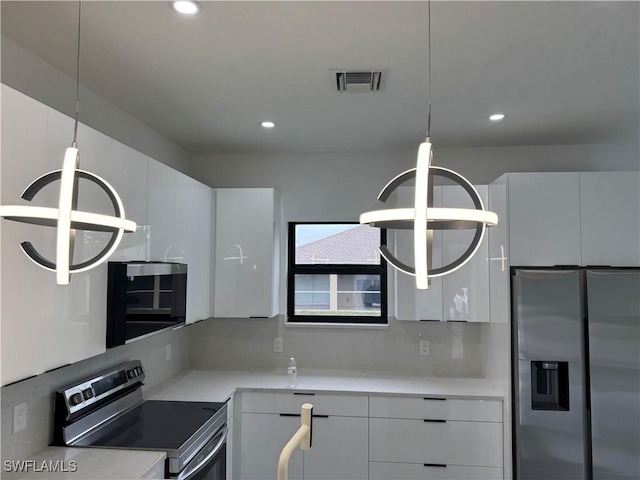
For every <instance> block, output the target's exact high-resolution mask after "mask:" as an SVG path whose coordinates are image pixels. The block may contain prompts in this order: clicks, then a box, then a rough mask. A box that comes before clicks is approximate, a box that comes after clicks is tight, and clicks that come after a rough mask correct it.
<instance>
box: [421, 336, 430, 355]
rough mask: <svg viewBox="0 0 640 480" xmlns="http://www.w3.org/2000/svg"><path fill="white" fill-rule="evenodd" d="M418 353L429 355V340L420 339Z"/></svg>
mask: <svg viewBox="0 0 640 480" xmlns="http://www.w3.org/2000/svg"><path fill="white" fill-rule="evenodd" d="M420 355H423V356H426V355H429V340H420Z"/></svg>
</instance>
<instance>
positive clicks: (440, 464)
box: [423, 463, 447, 468]
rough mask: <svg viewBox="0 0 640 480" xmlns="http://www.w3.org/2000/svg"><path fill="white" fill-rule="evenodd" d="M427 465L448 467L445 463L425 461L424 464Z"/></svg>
mask: <svg viewBox="0 0 640 480" xmlns="http://www.w3.org/2000/svg"><path fill="white" fill-rule="evenodd" d="M423 465H424V466H425V467H441V468H447V465H446V464H444V463H425V464H423Z"/></svg>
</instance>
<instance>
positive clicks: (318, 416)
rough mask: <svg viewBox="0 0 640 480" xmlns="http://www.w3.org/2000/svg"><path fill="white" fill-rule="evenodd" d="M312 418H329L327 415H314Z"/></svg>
mask: <svg viewBox="0 0 640 480" xmlns="http://www.w3.org/2000/svg"><path fill="white" fill-rule="evenodd" d="M313 418H329V415H316V414H315V413H314V414H313Z"/></svg>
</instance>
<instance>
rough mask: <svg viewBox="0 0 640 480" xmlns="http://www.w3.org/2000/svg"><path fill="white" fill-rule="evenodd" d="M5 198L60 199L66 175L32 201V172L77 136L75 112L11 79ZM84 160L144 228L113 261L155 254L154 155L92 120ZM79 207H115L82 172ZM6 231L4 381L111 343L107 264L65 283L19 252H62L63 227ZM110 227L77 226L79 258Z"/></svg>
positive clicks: (81, 138)
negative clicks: (149, 194)
mask: <svg viewBox="0 0 640 480" xmlns="http://www.w3.org/2000/svg"><path fill="white" fill-rule="evenodd" d="M2 120H3V132H2V174H3V175H2V204H4V205H6V204H14V205H16V204H18V205H19V204H23V205H38V206H48V207H54V206H56V205H57V203H58V191H59V183H53V184H52V185H50V186H47V187H45V188H43V189H42V190H41V191H40V192H38V194H37V195H36V197H35V198H34V199H33V201H32V202H26V201H24V200H22V199H21V198H20V194H21V193H22V191H23V190H24V188H26V187H27V185H29V184H30V183H31V182H32V181H33V180H35V179H36V178H38V177H39V176H41V175H43V174H44V173H47V172H49V171H52V170H57V169H60V168H61V167H62V160H63V156H64V152H65V150H66V148H67V147H69V146H70V144H71V140H72V138H73V119H71V118H69V117H67V116H66V115H63V114H61V113H60V112H57V111H55V110H53V109H50V108H48V107H46V106H45V105H42V104H41V103H38V102H36V101H35V100H33V99H31V98H29V97H27V96H25V95H22V94H21V93H19V92H16V91H15V90H12V89H10V88H8V87H6V86H4V85H3V86H2ZM78 147H79V151H80V157H79V164H80V168H81V169H84V170H88V171H90V172H92V173H94V174H96V175H98V176H100V177H102V178H103V179H104V180H106V181H107V182H108V183H110V184H111V185H112V186H113V187H114V188H115V190H116V191H117V192H118V194H119V195H120V197H121V199H122V202H123V204H124V207H125V214H126V217H127V218H129V219H132V220H134V221H136V222H137V223H138V224H139V226H140V228H139V229H138V231H137V232H136V233H127V234H125V236H124V238H123V240H122V242H121V243H120V246H119V247H118V250H117V251H116V252H115V253H114V255H113V256H112V258H113V259H121V260H132V259H144V258H145V255H146V235H145V231H144V226H145V224H146V214H147V211H146V185H147V182H146V178H147V158H146V157H145V156H144V155H141V154H139V153H137V152H135V151H134V150H132V149H129V148H128V147H125V146H124V145H122V144H120V143H118V142H116V141H115V140H113V139H111V138H109V137H107V136H105V135H103V134H102V133H100V132H97V131H95V130H93V129H91V128H88V127H86V126H84V125H80V126H79V129H78ZM77 208H78V209H79V210H83V211H89V212H96V213H104V214H107V215H113V207H112V205H111V202H110V201H109V200H108V198H107V196H106V194H105V193H104V192H103V191H102V190H101V189H99V188H98V187H97V186H96V185H94V184H93V183H91V182H89V181H86V180H83V179H81V180H79V184H78V207H77ZM1 229H2V262H0V263H1V265H2V266H1V268H2V277H3V279H4V280H5V281H3V282H2V381H3V384H6V383H10V382H12V381H16V380H20V379H23V378H25V377H28V376H31V375H34V374H39V373H43V372H45V371H47V370H50V369H53V368H57V367H60V366H63V365H66V364H69V363H74V362H77V361H79V360H83V359H85V358H88V357H91V356H94V355H98V354H100V353H103V352H104V351H105V329H106V318H105V312H106V290H107V286H106V283H107V267H106V264H102V265H99V266H98V267H96V268H94V269H92V270H89V271H87V272H82V273H79V274H74V275H72V277H71V283H70V284H69V285H67V286H59V285H57V284H56V281H55V274H54V273H52V272H49V271H46V270H44V269H42V268H40V267H39V266H36V265H35V264H34V263H33V262H31V261H29V260H28V259H27V257H26V256H25V255H24V254H23V253H22V252H21V251H20V247H19V245H20V243H21V242H23V241H30V242H32V243H33V245H34V247H35V248H36V249H37V250H38V251H39V252H40V253H41V254H42V255H43V256H45V257H47V258H49V259H52V260H55V243H56V237H55V235H56V230H55V229H54V228H44V227H41V226H37V225H27V224H22V223H17V222H10V221H6V220H2V221H1ZM110 236H111V234H108V233H101V232H93V231H82V230H78V231H77V232H76V238H75V248H74V262H75V263H78V262H81V261H84V260H88V259H89V258H91V257H92V256H94V255H95V254H96V253H98V252H99V251H100V250H102V248H103V247H104V246H105V244H106V242H107V241H108V239H109V238H110Z"/></svg>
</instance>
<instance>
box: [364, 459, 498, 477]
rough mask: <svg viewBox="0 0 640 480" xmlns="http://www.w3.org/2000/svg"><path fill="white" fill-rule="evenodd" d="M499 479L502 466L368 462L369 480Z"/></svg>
mask: <svg viewBox="0 0 640 480" xmlns="http://www.w3.org/2000/svg"><path fill="white" fill-rule="evenodd" d="M390 478H392V479H394V480H471V479H473V480H499V479H502V478H503V475H502V468H496V467H466V466H462V465H444V464H442V465H429V464H420V463H385V462H370V463H369V479H370V480H389V479H390Z"/></svg>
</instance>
